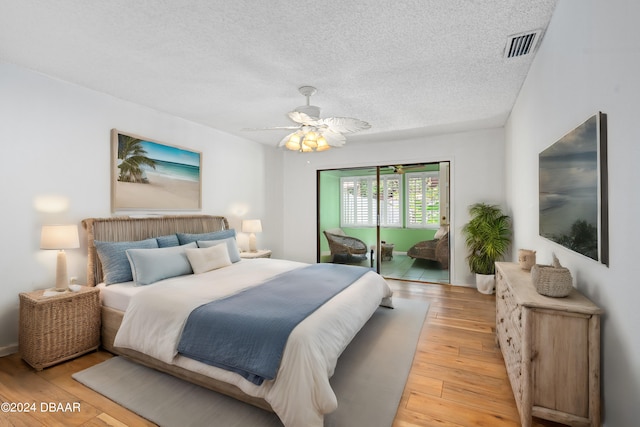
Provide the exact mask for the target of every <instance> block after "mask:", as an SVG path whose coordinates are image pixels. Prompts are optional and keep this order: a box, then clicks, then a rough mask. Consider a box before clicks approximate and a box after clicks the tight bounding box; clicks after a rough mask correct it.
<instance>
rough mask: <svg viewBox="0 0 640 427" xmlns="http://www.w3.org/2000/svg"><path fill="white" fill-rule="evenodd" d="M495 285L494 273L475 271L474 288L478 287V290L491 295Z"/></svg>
mask: <svg viewBox="0 0 640 427" xmlns="http://www.w3.org/2000/svg"><path fill="white" fill-rule="evenodd" d="M495 287H496V275H495V274H477V273H476V288H478V292H480V293H481V294H485V295H491V294H492V293H493V290H494V289H495Z"/></svg>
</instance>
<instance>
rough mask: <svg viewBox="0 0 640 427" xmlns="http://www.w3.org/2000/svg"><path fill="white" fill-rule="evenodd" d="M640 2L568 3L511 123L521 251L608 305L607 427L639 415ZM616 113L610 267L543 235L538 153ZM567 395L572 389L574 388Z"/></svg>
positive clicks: (510, 160) (510, 175) (611, 134)
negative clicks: (599, 116)
mask: <svg viewBox="0 0 640 427" xmlns="http://www.w3.org/2000/svg"><path fill="white" fill-rule="evenodd" d="M639 19H640V3H639V2H637V1H635V0H614V1H604V0H590V1H584V0H563V1H561V2H558V6H557V9H556V12H555V13H554V16H553V19H552V22H551V25H550V26H549V29H548V31H547V33H546V35H545V38H544V40H543V43H542V46H541V48H540V50H539V52H538V54H537V56H536V59H535V61H534V63H533V65H532V68H531V70H530V72H529V76H528V78H527V81H526V83H525V85H524V86H523V88H522V91H521V93H520V96H519V98H518V101H517V103H516V105H515V108H514V109H513V112H512V114H511V118H510V119H509V122H508V124H507V127H506V144H507V159H506V160H507V164H508V166H507V182H510V185H509V188H508V190H507V198H508V204H509V206H510V207H511V209H512V210H513V213H514V215H515V217H516V219H517V221H516V223H515V245H514V247H516V248H529V249H536V250H537V251H538V252H537V255H538V260H539V262H540V261H541V262H549V261H550V260H551V253H552V252H555V253H556V255H558V257H559V259H560V261H561V262H562V263H563V264H564V265H565V266H567V267H568V268H569V269H570V270H571V271H572V273H573V275H574V277H575V279H576V281H577V287H578V288H579V289H580V291H582V292H583V293H585V294H586V295H587V296H588V297H589V298H591V299H592V300H593V301H594V302H595V303H596V304H598V305H599V306H600V307H602V308H603V309H604V310H605V312H606V314H605V315H604V316H603V322H602V368H603V369H602V374H601V379H602V384H603V400H604V410H603V415H604V424H605V425H606V426H611V427H622V426H634V425H637V422H638V420H639V419H640V405H639V403H640V398H639V396H640V356H639V355H640V334H639V333H638V329H637V328H638V325H640V310H638V308H637V306H638V299H639V298H640V289H639V287H638V283H637V282H638V278H639V277H640V263H639V262H638V257H637V253H638V252H637V246H638V245H637V243H638V238H639V237H640V226H639V219H640V192H639V191H638V185H639V184H640V172H638V171H639V170H640V168H639V167H638V161H639V160H640V143H639V140H640V127H639V126H638V99H639V98H640V38H639V37H638V35H637V31H636V28H637V25H638V20H639ZM597 111H602V112H604V113H606V114H607V117H608V154H609V162H608V165H609V187H608V189H609V200H608V203H609V234H610V237H609V246H610V266H609V267H608V268H607V267H606V266H604V265H601V264H598V263H597V262H595V261H592V260H590V259H587V258H586V257H583V256H581V255H578V254H576V253H573V252H571V251H569V250H566V249H564V248H562V247H560V246H559V245H556V244H554V243H552V242H550V241H547V240H545V239H542V238H541V237H539V235H538V181H537V180H538V153H539V152H540V151H542V150H543V149H545V148H546V147H547V146H548V145H550V144H551V143H553V142H554V141H556V140H557V139H558V138H560V137H561V136H563V135H564V134H565V133H567V132H568V131H570V130H571V129H572V128H574V127H575V126H577V125H578V124H580V123H582V122H583V121H584V120H585V119H587V118H588V117H590V116H592V115H593V114H595V113H596V112H597ZM567 392H569V393H570V392H571V391H570V390H567Z"/></svg>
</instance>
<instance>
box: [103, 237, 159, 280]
mask: <svg viewBox="0 0 640 427" xmlns="http://www.w3.org/2000/svg"><path fill="white" fill-rule="evenodd" d="M94 244H95V246H96V250H97V252H98V258H100V263H101V264H102V276H103V280H104V283H105V284H107V285H111V284H113V283H122V282H130V281H132V280H133V275H132V273H131V266H130V265H129V260H128V259H127V253H126V252H125V251H126V250H127V249H133V248H149V249H150V248H157V247H158V241H157V240H156V239H146V240H137V241H134V242H102V241H99V240H96V241H94Z"/></svg>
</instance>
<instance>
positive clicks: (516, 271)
mask: <svg viewBox="0 0 640 427" xmlns="http://www.w3.org/2000/svg"><path fill="white" fill-rule="evenodd" d="M601 313H602V310H601V309H599V308H598V307H597V306H595V305H594V304H593V303H592V302H591V301H589V300H588V299H587V298H586V297H584V296H583V295H582V294H580V293H579V292H578V291H577V290H576V289H574V290H572V291H571V294H569V296H567V297H565V298H551V297H546V296H543V295H540V294H539V293H538V292H536V290H535V287H534V286H533V283H532V281H531V274H530V272H528V271H525V270H522V269H521V268H520V266H519V265H518V264H515V263H507V262H498V263H496V340H497V342H498V344H499V345H500V348H501V350H502V356H503V358H504V361H505V365H506V367H507V373H508V374H509V380H510V382H511V388H512V389H513V395H514V397H515V400H516V404H517V406H518V412H519V413H520V422H521V423H522V425H523V426H525V427H528V426H531V422H532V420H531V417H532V416H535V417H539V418H544V419H548V420H553V421H557V422H560V423H563V424H568V425H571V426H600V314H601Z"/></svg>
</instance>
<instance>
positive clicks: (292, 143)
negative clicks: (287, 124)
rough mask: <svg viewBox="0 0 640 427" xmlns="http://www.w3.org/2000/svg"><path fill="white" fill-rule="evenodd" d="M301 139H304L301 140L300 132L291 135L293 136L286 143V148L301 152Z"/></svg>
mask: <svg viewBox="0 0 640 427" xmlns="http://www.w3.org/2000/svg"><path fill="white" fill-rule="evenodd" d="M301 139H302V138H301V135H300V132H294V133H292V134H291V136H290V137H289V140H288V141H287V142H286V144H285V145H284V146H285V147H287V148H288V149H289V150H292V151H298V150H300V140H301Z"/></svg>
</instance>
